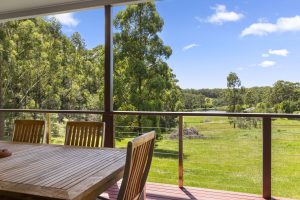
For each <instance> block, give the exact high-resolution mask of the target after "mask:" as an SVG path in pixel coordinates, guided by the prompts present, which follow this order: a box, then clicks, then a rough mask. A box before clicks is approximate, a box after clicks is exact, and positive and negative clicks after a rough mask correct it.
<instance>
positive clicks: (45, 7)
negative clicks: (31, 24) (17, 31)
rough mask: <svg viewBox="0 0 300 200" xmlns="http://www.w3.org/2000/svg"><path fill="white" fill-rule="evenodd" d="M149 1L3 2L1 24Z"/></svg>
mask: <svg viewBox="0 0 300 200" xmlns="http://www.w3.org/2000/svg"><path fill="white" fill-rule="evenodd" d="M146 1H149V0H1V3H0V22H3V21H9V20H13V19H23V18H31V17H36V16H45V15H50V14H57V13H63V12H72V11H78V10H84V9H91V8H97V7H102V6H105V5H112V6H115V5H124V4H132V3H142V2H146Z"/></svg>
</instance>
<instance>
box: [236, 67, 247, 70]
mask: <svg viewBox="0 0 300 200" xmlns="http://www.w3.org/2000/svg"><path fill="white" fill-rule="evenodd" d="M236 69H237V70H239V71H243V70H244V69H245V68H244V67H238V68H236Z"/></svg>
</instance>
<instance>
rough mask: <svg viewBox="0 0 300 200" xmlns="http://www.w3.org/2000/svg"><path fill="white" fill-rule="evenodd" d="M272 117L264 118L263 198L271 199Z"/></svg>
mask: <svg viewBox="0 0 300 200" xmlns="http://www.w3.org/2000/svg"><path fill="white" fill-rule="evenodd" d="M271 155H272V118H270V117H264V118H263V198H265V199H271V197H272V194H271V192H272V187H271V184H272V181H271V176H272V173H271V163H272V162H271Z"/></svg>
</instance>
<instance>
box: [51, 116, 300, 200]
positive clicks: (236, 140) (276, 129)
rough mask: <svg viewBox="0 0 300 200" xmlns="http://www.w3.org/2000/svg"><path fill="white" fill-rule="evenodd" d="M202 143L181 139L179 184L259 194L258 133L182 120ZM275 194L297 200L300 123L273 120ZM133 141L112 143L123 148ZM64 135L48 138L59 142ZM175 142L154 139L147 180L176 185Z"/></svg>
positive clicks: (219, 121)
mask: <svg viewBox="0 0 300 200" xmlns="http://www.w3.org/2000/svg"><path fill="white" fill-rule="evenodd" d="M184 121H185V127H195V128H196V129H197V130H199V132H200V133H201V134H203V135H204V136H205V138H204V139H184V185H185V186H194V187H203V188H210V189H219V190H228V191H237V192H247V193H255V194H261V192H262V189H261V188H262V130H261V128H258V129H238V128H236V129H234V128H233V127H232V126H231V125H230V124H229V123H228V119H227V118H225V117H185V118H184ZM272 129H273V130H272V190H273V195H274V196H280V197H289V198H299V199H300V121H297V120H286V119H278V120H273V127H272ZM130 139H132V138H126V139H122V140H117V142H116V145H117V147H120V148H125V147H126V144H127V142H128V141H129V140H130ZM63 141H64V137H63V136H61V137H55V138H54V137H52V143H60V144H63ZM177 180H178V141H177V140H176V139H175V140H171V139H168V137H167V136H165V137H164V139H163V140H160V141H157V143H156V148H155V154H154V159H153V164H152V167H151V171H150V174H149V179H148V181H151V182H158V183H168V184H177Z"/></svg>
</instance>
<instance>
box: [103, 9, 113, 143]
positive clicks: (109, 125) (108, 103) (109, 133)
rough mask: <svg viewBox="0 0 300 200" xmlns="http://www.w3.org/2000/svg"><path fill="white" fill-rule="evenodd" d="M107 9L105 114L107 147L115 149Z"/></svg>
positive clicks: (110, 12) (108, 15) (109, 33)
mask: <svg viewBox="0 0 300 200" xmlns="http://www.w3.org/2000/svg"><path fill="white" fill-rule="evenodd" d="M104 9H105V51H104V52H105V53H104V114H103V121H104V122H105V141H104V146H105V147H114V140H115V137H114V134H115V133H114V116H113V115H112V111H113V44H112V6H111V5H106V6H105V7H104Z"/></svg>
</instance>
